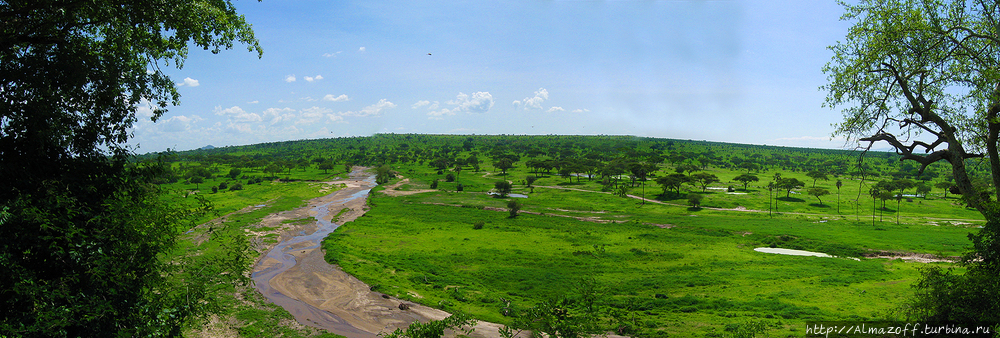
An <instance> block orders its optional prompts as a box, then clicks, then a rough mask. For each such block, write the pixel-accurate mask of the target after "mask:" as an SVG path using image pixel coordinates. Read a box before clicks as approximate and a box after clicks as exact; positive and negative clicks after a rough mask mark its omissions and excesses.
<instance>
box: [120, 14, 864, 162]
mask: <svg viewBox="0 0 1000 338" xmlns="http://www.w3.org/2000/svg"><path fill="white" fill-rule="evenodd" d="M235 5H236V7H237V9H238V11H239V12H240V13H242V14H243V15H245V17H246V19H247V21H248V22H250V23H251V24H252V25H253V29H254V32H255V34H256V36H257V38H258V39H259V41H260V45H261V47H262V48H263V49H264V54H263V57H261V58H258V57H257V54H256V53H253V52H247V51H246V48H245V47H244V46H241V45H237V46H234V48H233V49H232V50H228V51H223V52H221V53H219V54H212V53H210V52H208V51H203V50H200V49H194V48H193V49H192V50H191V53H190V55H189V56H188V59H187V60H186V61H185V63H184V67H183V68H182V69H167V70H166V72H167V73H168V74H169V75H170V76H171V78H172V79H173V80H174V82H175V83H176V85H177V86H178V90H179V91H180V93H181V95H182V96H181V102H180V105H178V106H172V107H169V108H168V112H167V113H166V114H164V115H163V116H162V117H160V119H159V120H158V121H157V122H155V123H154V122H152V121H150V120H149V116H150V113H149V112H150V111H149V110H148V109H147V108H145V107H143V106H141V107H140V109H139V112H138V115H139V119H140V121H139V122H137V123H136V125H135V127H134V129H133V135H134V138H133V139H132V140H131V142H130V144H131V145H132V146H134V147H135V150H136V152H138V153H146V152H157V151H163V150H166V149H168V148H169V149H174V150H188V149H195V148H199V147H202V146H206V145H213V146H216V147H220V146H228V145H245V144H255V143H262V142H275V141H288V140H301V139H318V138H333V137H346V136H367V135H372V134H375V133H397V134H400V133H421V134H518V135H545V134H564V135H636V136H645V137H661V138H673V139H691V140H709V141H719V142H734V143H749V144H765V145H782V146H794V147H811V148H835V149H839V148H845V146H846V147H849V148H853V145H847V144H845V141H844V140H843V138H840V137H837V138H832V137H831V134H832V132H833V130H834V127H833V126H832V124H835V123H838V122H839V121H840V120H841V118H842V114H841V112H840V108H836V109H831V108H829V107H823V102H824V98H825V96H826V93H825V92H824V91H822V90H821V89H820V86H822V85H824V84H825V83H826V81H827V80H826V75H825V74H823V72H822V67H823V66H824V65H825V64H826V63H827V62H829V61H830V59H831V56H832V52H830V51H829V50H828V49H827V47H828V46H830V45H833V44H835V43H836V42H837V41H838V40H843V39H844V36H845V35H846V33H847V29H848V28H849V27H850V22H844V21H840V16H841V15H842V14H843V8H842V7H841V6H840V5H838V4H836V2H835V1H833V0H817V1H801V0H790V1H786V0H780V1H769V0H768V1H765V0H762V1H756V0H747V1H743V0H732V1H694V0H692V1H532V0H526V1H498V2H494V1H490V2H487V1H341V0H338V1H327V0H315V1H314V0H265V1H263V2H257V1H245V0H244V1H235Z"/></svg>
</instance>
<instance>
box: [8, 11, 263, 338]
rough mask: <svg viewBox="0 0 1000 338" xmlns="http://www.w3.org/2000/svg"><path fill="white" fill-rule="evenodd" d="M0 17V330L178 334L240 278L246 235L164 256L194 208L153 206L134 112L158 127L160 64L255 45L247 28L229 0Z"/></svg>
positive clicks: (167, 97) (170, 85)
mask: <svg viewBox="0 0 1000 338" xmlns="http://www.w3.org/2000/svg"><path fill="white" fill-rule="evenodd" d="M0 18H2V19H0V45H2V48H0V88H3V89H2V90H0V163H2V165H0V177H3V178H4V179H3V180H0V206H3V207H4V208H7V210H9V216H8V217H6V220H4V222H3V224H2V226H0V237H2V238H7V239H15V238H16V239H17V240H16V241H10V240H8V241H5V243H4V244H3V245H0V262H2V263H0V290H3V291H2V296H0V335H4V336H11V337H22V336H23V337H33V336H73V337H79V336H88V337H107V336H119V337H132V336H178V335H179V334H180V330H181V327H183V326H184V325H186V324H190V323H191V321H192V320H193V319H194V318H196V317H199V316H200V315H202V314H204V313H205V312H208V311H211V310H212V309H217V306H218V302H217V301H216V300H215V299H214V294H215V293H216V292H215V291H214V290H213V288H215V287H217V286H218V285H220V283H222V284H231V283H232V282H234V281H235V282H239V281H245V278H244V277H242V276H243V273H242V270H243V269H244V266H245V265H247V264H249V261H248V260H246V259H245V258H247V256H246V254H245V251H242V249H240V248H246V244H245V243H242V244H241V242H239V240H240V238H243V237H242V236H239V237H238V238H237V237H233V238H222V237H220V236H221V235H220V236H215V237H213V238H212V240H213V241H217V242H218V243H219V245H220V247H225V248H231V249H233V250H234V254H233V255H231V256H230V258H231V260H228V261H225V262H222V261H213V262H210V261H207V260H201V261H199V260H196V259H194V258H185V257H180V258H176V259H173V260H172V261H170V262H166V261H164V257H165V255H168V254H169V253H170V252H171V250H173V249H175V248H176V246H175V241H176V238H177V237H178V236H179V235H180V231H179V229H181V228H182V227H183V226H189V225H190V224H184V223H185V222H186V220H188V219H190V218H189V216H190V215H191V210H184V209H178V208H176V207H171V206H167V205H164V204H162V202H161V201H160V200H159V196H158V194H159V191H158V190H157V188H156V187H155V186H153V185H151V184H150V182H152V181H153V180H154V179H156V178H158V177H159V175H161V174H162V173H164V172H165V169H164V168H163V167H162V166H161V165H160V164H158V163H137V162H134V161H130V156H131V154H130V152H129V150H128V146H127V141H128V138H129V136H130V133H131V131H132V127H133V125H134V123H135V122H136V121H137V120H138V118H139V116H138V115H137V114H136V112H137V110H138V109H139V108H140V107H141V106H147V107H149V108H150V114H151V118H152V119H153V120H154V121H155V120H156V119H158V118H160V117H161V116H162V115H163V113H164V112H165V110H164V108H165V107H167V105H168V104H177V103H178V101H179V93H178V91H177V88H176V86H175V85H174V82H173V81H172V80H171V79H170V78H169V77H168V76H167V75H166V73H164V72H163V71H162V70H161V66H170V65H171V64H174V65H180V64H182V63H183V61H184V59H185V58H186V56H187V53H188V49H189V48H190V47H194V48H204V49H210V50H212V51H213V52H218V51H220V50H221V49H228V48H230V47H231V46H232V45H233V43H236V42H241V43H246V44H247V45H248V46H249V48H250V49H251V50H254V51H258V52H259V51H260V49H259V47H258V46H257V41H256V39H255V38H254V36H253V33H252V31H251V28H250V25H249V24H247V23H246V22H245V20H244V19H243V17H242V16H240V15H238V14H237V13H236V10H235V7H234V6H233V4H232V3H231V2H230V1H226V0H220V1H211V2H194V1H183V0H163V1H159V2H157V3H155V4H151V3H149V2H147V1H131V2H129V1H124V2H108V1H89V2H81V1H54V0H37V1H3V2H2V3H0ZM182 224H184V225H182ZM226 269H232V270H228V271H233V272H235V273H229V274H222V273H221V272H223V271H227V270H226ZM185 271H200V273H198V274H195V273H186V272H185Z"/></svg>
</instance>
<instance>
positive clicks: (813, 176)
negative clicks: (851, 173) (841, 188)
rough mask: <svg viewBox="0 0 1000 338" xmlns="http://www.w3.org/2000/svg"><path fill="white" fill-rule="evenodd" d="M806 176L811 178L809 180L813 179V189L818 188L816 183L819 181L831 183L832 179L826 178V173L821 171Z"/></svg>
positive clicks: (814, 171) (811, 172)
mask: <svg viewBox="0 0 1000 338" xmlns="http://www.w3.org/2000/svg"><path fill="white" fill-rule="evenodd" d="M806 176H809V178H811V179H813V188H815V187H816V181H817V180H824V181H829V180H830V178H829V177H827V176H826V173H825V172H822V171H819V170H813V171H810V172H808V173H806Z"/></svg>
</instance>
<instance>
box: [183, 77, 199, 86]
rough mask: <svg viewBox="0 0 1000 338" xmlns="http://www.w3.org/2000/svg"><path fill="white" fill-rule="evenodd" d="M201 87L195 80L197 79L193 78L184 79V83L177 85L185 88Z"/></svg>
mask: <svg viewBox="0 0 1000 338" xmlns="http://www.w3.org/2000/svg"><path fill="white" fill-rule="evenodd" d="M199 85H201V84H200V83H198V80H195V79H192V78H189V77H186V78H184V82H180V83H177V86H178V87H183V86H188V87H197V86H199Z"/></svg>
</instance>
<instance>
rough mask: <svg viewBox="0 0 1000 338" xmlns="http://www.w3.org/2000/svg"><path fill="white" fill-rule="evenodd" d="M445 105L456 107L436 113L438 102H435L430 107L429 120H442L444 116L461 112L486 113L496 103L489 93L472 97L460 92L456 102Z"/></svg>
mask: <svg viewBox="0 0 1000 338" xmlns="http://www.w3.org/2000/svg"><path fill="white" fill-rule="evenodd" d="M445 103H447V104H449V105H452V106H455V107H453V108H444V109H441V110H436V111H435V110H434V109H437V107H438V102H437V101H434V104H433V105H431V106H429V107H428V109H431V110H432V111H431V112H428V113H427V115H428V116H430V117H429V118H430V119H434V120H440V119H442V118H444V116H452V115H455V114H456V113H459V112H466V113H474V114H482V113H486V112H488V111H490V108H493V103H494V101H493V95H491V94H490V93H489V92H475V93H472V96H469V95H468V94H465V93H462V92H459V93H458V95H457V96H456V97H455V99H454V100H449V101H448V102H445Z"/></svg>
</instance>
